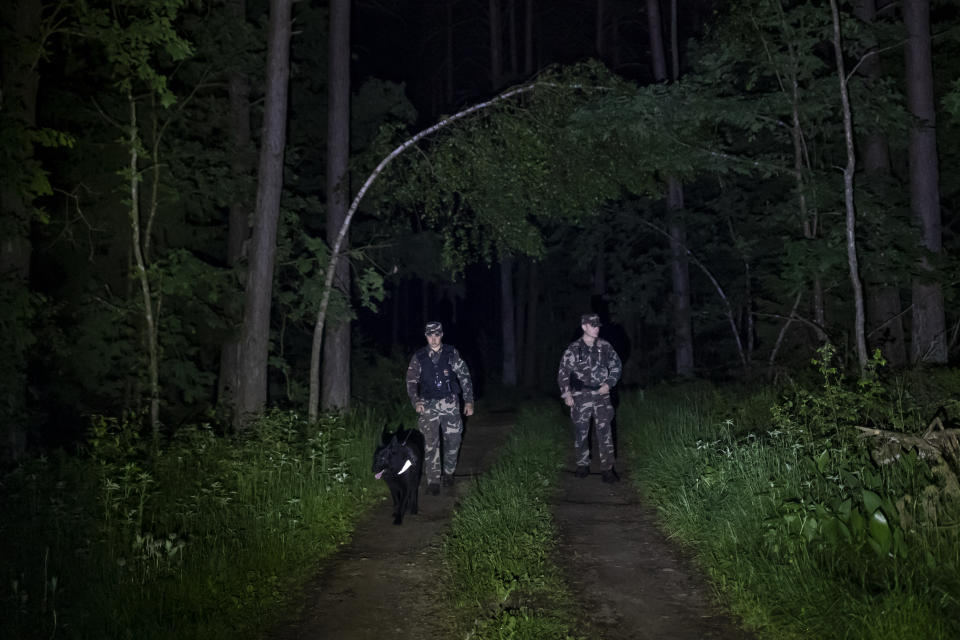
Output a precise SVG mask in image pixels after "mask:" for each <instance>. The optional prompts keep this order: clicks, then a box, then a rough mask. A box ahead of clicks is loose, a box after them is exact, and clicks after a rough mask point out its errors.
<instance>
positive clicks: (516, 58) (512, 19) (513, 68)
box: [507, 0, 520, 78]
mask: <svg viewBox="0 0 960 640" xmlns="http://www.w3.org/2000/svg"><path fill="white" fill-rule="evenodd" d="M507 34H508V35H509V36H510V77H511V78H516V77H517V75H518V74H519V73H520V54H519V48H518V44H519V42H518V32H517V6H516V0H507Z"/></svg>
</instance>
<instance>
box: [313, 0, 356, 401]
mask: <svg viewBox="0 0 960 640" xmlns="http://www.w3.org/2000/svg"><path fill="white" fill-rule="evenodd" d="M329 47H330V72H329V81H328V82H329V89H328V93H329V107H328V112H327V243H328V244H329V245H330V246H333V244H334V243H335V242H336V240H337V235H338V234H339V232H340V228H341V227H342V226H343V224H344V222H345V221H346V219H347V208H348V206H349V204H350V172H349V168H348V161H349V154H350V0H331V2H330V42H329ZM349 242H350V241H349V236H347V237H346V238H345V239H344V242H343V244H342V245H341V252H342V254H341V257H340V259H339V260H338V261H337V266H336V269H337V273H336V277H335V279H334V287H335V288H336V289H337V291H339V292H340V295H342V296H344V298H346V299H348V300H349V297H350V262H349V260H348V259H347V256H346V250H347V249H348V247H349ZM320 404H321V406H322V407H323V409H324V410H326V411H331V410H337V409H345V408H347V407H348V406H349V405H350V320H349V319H345V318H332V319H331V322H330V323H328V324H327V328H326V341H325V343H324V348H323V389H322V393H321V396H320Z"/></svg>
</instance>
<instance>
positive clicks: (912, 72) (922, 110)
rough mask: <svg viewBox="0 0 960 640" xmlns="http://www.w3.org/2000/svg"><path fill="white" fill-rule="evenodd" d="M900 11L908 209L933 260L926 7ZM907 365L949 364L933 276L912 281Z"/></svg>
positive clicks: (924, 3)
mask: <svg viewBox="0 0 960 640" xmlns="http://www.w3.org/2000/svg"><path fill="white" fill-rule="evenodd" d="M902 6H903V21H904V24H905V26H906V29H907V44H906V81H907V106H908V108H909V109H910V114H911V115H912V116H913V118H914V121H913V125H912V126H911V128H910V137H909V142H908V156H909V159H910V208H911V210H912V211H913V214H914V215H915V216H916V217H917V221H918V222H919V223H920V229H921V235H922V242H923V248H924V249H925V250H926V251H928V252H929V253H931V254H938V253H940V251H941V220H940V175H939V171H940V168H939V164H938V161H937V127H936V115H935V103H934V96H933V65H932V62H931V48H930V1H929V0H904V2H903V5H902ZM920 271H921V272H923V271H928V272H929V271H932V268H931V265H930V261H929V260H927V259H923V260H921V263H920ZM911 359H912V360H913V361H914V362H930V363H945V362H946V361H947V341H946V319H945V315H944V307H943V291H942V290H941V287H940V283H939V282H936V281H935V279H934V278H933V277H932V274H931V277H929V278H923V277H915V278H914V281H913V327H912V331H911Z"/></svg>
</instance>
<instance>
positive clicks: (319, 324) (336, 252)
mask: <svg viewBox="0 0 960 640" xmlns="http://www.w3.org/2000/svg"><path fill="white" fill-rule="evenodd" d="M544 86H549V87H554V88H556V87H559V86H562V85H558V84H554V83H544V82H531V83H529V84H525V85H521V86H519V87H514V88H512V89H508V90H507V91H504V92H503V93H500V94H498V95H496V96H495V97H493V98H491V99H490V100H487V101H485V102H479V103H477V104H474V105H471V106H470V107H467V108H466V109H463V110H462V111H458V112H457V113H455V114H453V115H452V116H448V117H446V118H444V119H443V120H440V121H439V122H437V123H436V124H434V125H432V126H430V127H427V128H426V129H424V130H423V131H420V132H419V133H417V134H416V135H414V136H413V137H411V138H408V139H407V140H405V141H404V142H403V143H402V144H400V145H399V146H398V147H397V148H395V149H394V150H393V151H391V152H390V153H389V154H388V155H387V156H386V157H385V158H384V159H383V160H381V161H380V164H378V165H377V166H376V168H375V169H374V170H373V171H372V172H371V173H370V175H369V176H367V179H366V180H365V181H364V183H363V186H361V187H360V190H359V191H357V195H356V196H354V198H353V201H352V202H351V203H350V208H349V209H348V210H347V215H346V217H345V218H344V220H343V224H342V225H341V226H340V232H339V233H338V234H337V239H336V242H334V244H333V247H332V249H331V250H330V263H329V264H328V265H327V272H326V276H325V277H324V282H323V296H322V297H321V299H320V309H319V310H318V311H317V321H316V323H315V324H314V327H313V343H312V349H311V352H310V399H309V401H308V407H307V415H308V417H309V419H310V421H311V422H313V421H315V420H316V419H317V415H318V413H319V406H320V353H321V351H320V349H321V346H322V344H323V326H324V323H325V321H326V317H327V306H328V305H329V303H330V291H331V289H332V288H333V280H334V276H335V273H336V267H337V261H338V260H339V258H340V250H341V249H342V248H343V244H344V241H345V239H346V237H347V232H348V231H349V230H350V223H351V222H352V221H353V216H354V214H355V213H356V212H357V208H358V207H359V206H360V202H361V201H362V200H363V197H364V196H365V195H366V193H367V191H369V189H370V187H371V185H373V183H374V181H375V180H376V179H377V177H378V176H379V175H380V174H381V173H382V172H383V170H384V169H386V167H387V165H389V164H390V163H391V162H393V160H394V159H395V158H396V157H397V156H399V155H400V154H401V153H403V152H404V151H406V150H407V149H409V148H410V147H412V146H413V145H415V144H416V143H417V142H419V141H420V140H422V139H423V138H426V137H427V136H429V135H430V134H432V133H436V132H437V131H439V130H440V129H443V128H444V127H447V126H449V125H451V124H453V123H454V122H456V121H457V120H461V119H463V118H465V117H466V116H468V115H470V114H473V113H476V112H478V111H482V110H484V109H486V108H488V107H491V106H493V105H495V104H497V103H498V102H503V101H504V100H508V99H510V98H513V97H516V96H519V95H522V94H524V93H528V92H530V91H533V90H534V89H536V88H537V87H544ZM565 88H570V89H581V88H583V87H581V86H569V87H565Z"/></svg>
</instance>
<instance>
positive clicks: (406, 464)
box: [397, 460, 413, 476]
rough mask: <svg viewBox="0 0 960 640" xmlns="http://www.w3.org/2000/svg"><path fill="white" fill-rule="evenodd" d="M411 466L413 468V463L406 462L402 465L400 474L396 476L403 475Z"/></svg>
mask: <svg viewBox="0 0 960 640" xmlns="http://www.w3.org/2000/svg"><path fill="white" fill-rule="evenodd" d="M412 466H413V463H412V462H410V461H409V460H407V461H406V462H404V463H403V469H400V472H399V473H397V475H398V476H402V475H403V472H404V471H406V470H407V469H409V468H410V467H412Z"/></svg>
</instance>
